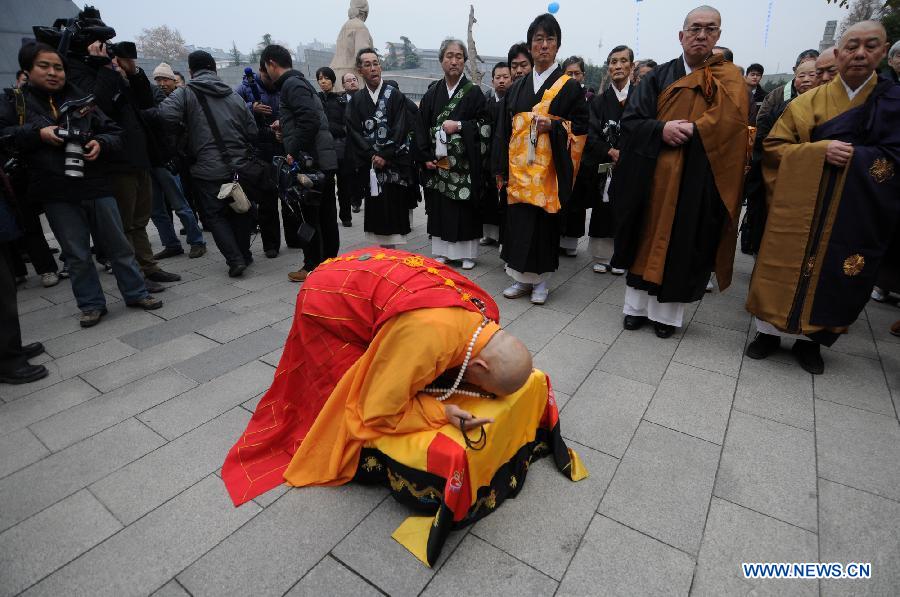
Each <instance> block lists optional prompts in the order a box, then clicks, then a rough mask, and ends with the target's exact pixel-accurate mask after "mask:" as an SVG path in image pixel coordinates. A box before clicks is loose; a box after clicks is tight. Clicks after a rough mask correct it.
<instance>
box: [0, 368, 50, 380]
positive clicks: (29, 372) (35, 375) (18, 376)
mask: <svg viewBox="0 0 900 597" xmlns="http://www.w3.org/2000/svg"><path fill="white" fill-rule="evenodd" d="M49 373H50V372H49V371H47V368H46V367H44V366H43V365H29V364H27V363H26V364H25V365H22V366H21V367H19V368H18V369H16V370H15V371H10V372H9V373H0V383H8V384H13V385H19V384H23V383H31V382H33V381H37V380H39V379H43V378H44V377H47V375H48V374H49Z"/></svg>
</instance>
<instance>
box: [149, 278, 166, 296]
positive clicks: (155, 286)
mask: <svg viewBox="0 0 900 597" xmlns="http://www.w3.org/2000/svg"><path fill="white" fill-rule="evenodd" d="M144 287H146V288H147V292H152V293H154V294H156V293H157V292H163V291H164V290H165V289H166V287H165V286H163V285H162V284H160V283H159V282H154V281H153V280H151V279H150V278H144Z"/></svg>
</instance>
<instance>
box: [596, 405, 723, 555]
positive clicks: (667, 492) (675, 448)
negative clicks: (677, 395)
mask: <svg viewBox="0 0 900 597" xmlns="http://www.w3.org/2000/svg"><path fill="white" fill-rule="evenodd" d="M718 462H719V448H718V446H715V445H713V444H711V443H708V442H705V441H703V440H699V439H696V438H693V437H690V436H687V435H684V434H683V433H678V432H676V431H672V430H670V429H666V428H663V427H660V426H658V425H653V424H652V423H647V422H642V423H641V425H640V427H638V430H637V433H636V434H635V437H634V440H632V442H631V445H630V446H629V447H628V450H627V451H626V452H625V456H624V458H622V462H621V464H619V468H618V470H616V474H615V476H613V480H612V482H611V483H610V485H609V489H608V490H607V492H606V495H605V496H604V498H603V501H602V502H601V503H600V509H599V510H598V511H599V512H600V513H601V514H604V515H606V516H608V517H609V518H612V519H613V520H616V521H618V522H621V523H622V524H625V525H627V526H629V527H631V528H633V529H635V530H638V531H641V532H642V533H645V534H647V535H650V536H651V537H654V538H656V539H659V540H660V541H662V542H664V543H666V544H668V545H671V546H673V547H677V548H679V549H682V550H684V551H686V552H688V553H690V554H696V553H697V551H698V550H699V549H700V539H701V536H702V533H703V523H704V521H705V520H706V510H707V507H708V505H709V498H710V495H711V494H712V490H713V482H714V480H715V475H716V467H717V465H718Z"/></svg>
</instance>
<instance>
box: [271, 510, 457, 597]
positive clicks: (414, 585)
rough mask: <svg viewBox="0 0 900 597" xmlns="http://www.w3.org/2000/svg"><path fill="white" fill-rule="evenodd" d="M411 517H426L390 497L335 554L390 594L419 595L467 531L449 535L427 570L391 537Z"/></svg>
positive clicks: (357, 528) (346, 539) (360, 525)
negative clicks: (432, 565) (435, 559)
mask: <svg viewBox="0 0 900 597" xmlns="http://www.w3.org/2000/svg"><path fill="white" fill-rule="evenodd" d="M282 499H284V498H282ZM279 501H280V500H279ZM409 516H423V514H421V513H416V512H415V511H413V510H411V509H409V508H407V507H406V506H404V505H402V504H400V503H399V502H397V501H396V500H394V499H393V498H391V497H388V498H387V499H386V500H384V501H383V502H382V503H381V504H379V506H378V507H377V508H376V509H375V510H374V512H372V514H370V515H369V516H367V517H366V518H365V520H363V521H362V523H360V524H359V526H357V527H356V528H355V529H353V532H351V533H350V534H349V535H347V536H346V537H345V538H344V539H343V540H342V541H341V542H340V543H339V544H338V545H337V546H336V547H335V548H334V550H332V553H333V554H334V556H335V557H336V558H338V559H339V560H340V561H341V562H343V563H344V564H346V565H347V566H349V567H350V568H352V569H353V570H355V571H356V572H357V573H359V574H361V575H362V576H364V577H365V578H367V579H369V581H370V582H372V583H373V584H375V585H376V586H377V587H378V588H380V589H381V590H382V591H384V592H385V593H387V594H388V595H416V594H418V593H419V592H421V591H422V589H423V588H424V587H425V585H426V584H428V581H429V580H431V578H432V577H433V576H434V573H435V571H436V570H438V569H440V567H441V566H443V565H444V563H445V562H446V561H447V558H448V557H449V556H450V554H452V553H453V550H454V549H455V548H456V546H457V545H459V542H460V541H462V539H463V537H464V536H465V534H466V532H465V531H455V532H452V533H450V535H449V536H448V537H447V542H446V543H445V544H444V549H443V551H442V552H441V556H440V558H438V561H437V562H436V563H435V566H434V568H428V567H427V566H425V565H424V564H422V562H420V561H419V560H418V559H416V557H415V556H414V555H412V554H411V553H410V552H409V551H407V550H406V548H405V547H403V546H402V545H400V544H399V543H397V542H396V541H394V539H393V538H391V534H392V533H393V532H394V531H395V530H397V527H399V526H400V524H401V523H402V522H403V521H404V520H406V518H407V517H409Z"/></svg>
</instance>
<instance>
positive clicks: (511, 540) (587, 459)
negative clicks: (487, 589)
mask: <svg viewBox="0 0 900 597" xmlns="http://www.w3.org/2000/svg"><path fill="white" fill-rule="evenodd" d="M569 448H571V449H574V450H575V451H576V452H578V455H579V456H580V457H581V459H582V461H583V462H584V464H585V466H586V467H587V470H588V471H589V472H590V476H589V477H588V478H587V479H582V480H581V481H579V482H577V483H572V481H570V480H569V479H568V478H566V477H564V476H563V475H561V474H560V473H559V471H557V470H556V466H555V465H554V464H553V462H552V459H550V458H544V459H542V460H540V461H538V462H536V463H534V464H533V465H532V466H531V467H530V468H529V470H528V477H527V479H526V480H525V487H524V489H522V492H521V493H520V494H519V495H518V496H516V498H515V499H513V500H506V501H505V502H503V504H501V506H500V507H499V508H497V510H496V511H495V512H492V513H491V515H490V516H488V517H486V518H483V519H481V520H480V521H478V523H476V524H475V526H474V527H473V529H472V533H473V534H474V535H477V536H478V537H480V538H482V539H484V540H485V541H487V542H488V543H490V544H491V545H493V546H495V547H498V548H500V549H502V550H503V551H505V552H506V553H508V554H510V555H512V556H513V557H515V558H516V559H517V560H521V561H522V562H525V563H526V564H528V565H530V566H532V567H534V568H537V569H538V570H540V571H541V572H543V573H544V574H546V575H547V576H549V577H551V578H553V579H555V580H560V579H562V577H563V573H565V571H566V567H567V566H568V565H569V561H570V560H571V559H572V556H573V555H575V550H576V549H577V548H578V543H579V541H580V540H581V536H582V535H583V534H584V531H585V529H586V528H587V526H588V524H590V521H591V518H593V516H594V512H595V511H596V510H597V506H598V505H599V504H600V499H601V498H602V497H603V492H604V491H605V490H606V487H607V485H609V481H610V479H612V475H613V472H614V471H615V468H616V465H617V464H618V461H617V460H616V459H615V458H612V457H611V456H607V455H606V454H600V453H599V452H595V451H594V450H591V449H590V448H586V447H584V446H579V445H575V444H572V443H570V444H569ZM548 504H552V507H550V508H548V507H547V506H548ZM538 538H540V539H538Z"/></svg>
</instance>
